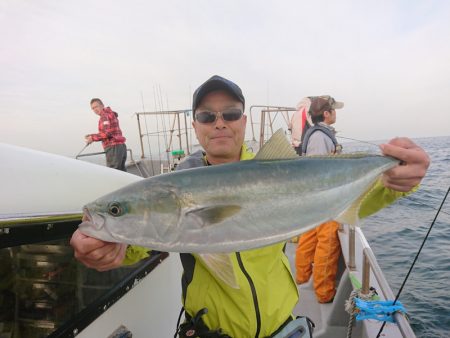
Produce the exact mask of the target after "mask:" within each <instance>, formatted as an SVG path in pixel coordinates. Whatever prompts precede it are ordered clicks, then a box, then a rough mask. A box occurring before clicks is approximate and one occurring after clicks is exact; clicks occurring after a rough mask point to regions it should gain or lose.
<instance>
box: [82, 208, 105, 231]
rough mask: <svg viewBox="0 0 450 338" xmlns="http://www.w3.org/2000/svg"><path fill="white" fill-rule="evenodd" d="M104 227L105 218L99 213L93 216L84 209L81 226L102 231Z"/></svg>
mask: <svg viewBox="0 0 450 338" xmlns="http://www.w3.org/2000/svg"><path fill="white" fill-rule="evenodd" d="M104 225H105V217H103V216H102V215H100V214H98V213H95V214H92V213H91V212H90V211H89V209H88V208H86V207H84V208H83V223H81V224H80V226H82V227H89V228H94V229H96V230H100V229H101V228H102V227H103V226H104Z"/></svg>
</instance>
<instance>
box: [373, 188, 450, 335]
mask: <svg viewBox="0 0 450 338" xmlns="http://www.w3.org/2000/svg"><path fill="white" fill-rule="evenodd" d="M449 192H450V186H449V187H448V189H447V192H446V194H445V196H444V199H443V200H442V202H441V205H440V206H439V209H438V211H437V213H436V215H435V216H434V219H433V222H431V225H430V227H429V229H428V232H427V234H426V235H425V238H424V239H423V241H422V245H421V246H420V248H419V251H417V254H416V257H415V258H414V261H413V262H412V264H411V267H410V268H409V271H408V273H407V274H406V277H405V279H404V280H403V283H402V285H401V286H400V289H399V290H398V292H397V296H395V300H394V302H393V303H392V305H395V303H396V302H397V300H398V298H399V297H400V294H401V293H402V290H403V287H404V286H405V284H406V281H407V280H408V278H409V275H410V274H411V271H412V269H413V268H414V265H415V264H416V262H417V259H418V258H419V255H420V253H421V251H422V248H423V247H424V245H425V242H426V241H427V239H428V236H429V235H430V232H431V229H433V226H434V223H435V222H436V219H437V217H438V216H439V213H440V212H441V209H442V206H443V205H444V203H445V200H446V199H447V196H448V194H449ZM385 325H386V321H384V322H383V325H381V328H380V331H379V332H378V334H377V337H376V338H379V337H380V335H381V332H383V329H384V327H385Z"/></svg>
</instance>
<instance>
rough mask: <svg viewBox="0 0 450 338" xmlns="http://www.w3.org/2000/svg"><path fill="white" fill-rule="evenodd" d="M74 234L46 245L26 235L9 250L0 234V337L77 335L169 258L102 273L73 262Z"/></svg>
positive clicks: (155, 256)
mask: <svg viewBox="0 0 450 338" xmlns="http://www.w3.org/2000/svg"><path fill="white" fill-rule="evenodd" d="M36 226H39V225H36ZM28 228H29V229H30V231H31V230H33V226H29V225H28ZM0 230H1V229H0ZM71 233H72V231H69V232H68V233H67V234H65V235H64V236H63V237H65V238H62V239H57V240H52V241H47V242H44V241H42V237H34V238H33V236H24V232H22V233H21V235H22V237H25V240H24V238H22V239H20V238H16V240H17V241H16V243H22V244H21V245H10V246H8V247H4V243H5V241H3V239H4V238H6V237H5V233H3V234H0V243H2V241H3V243H2V246H1V248H0V337H1V338H24V337H26V338H41V337H48V336H49V335H51V337H67V336H73V331H74V330H75V332H76V331H78V332H80V331H81V330H82V329H84V327H86V326H87V325H89V324H90V323H91V322H92V321H94V320H95V318H97V317H98V316H99V315H100V314H101V313H102V312H103V311H105V310H107V308H109V306H111V305H112V304H113V303H114V302H115V301H117V300H118V299H120V298H121V297H122V296H123V295H124V294H125V293H126V292H128V291H129V290H131V289H132V287H133V283H134V281H135V279H136V278H138V279H139V278H142V277H143V276H145V275H146V274H148V272H149V271H150V270H152V269H153V268H154V266H156V265H157V264H159V262H160V261H161V259H162V258H165V256H167V254H165V253H164V254H161V253H158V252H153V253H152V254H151V257H149V258H148V259H145V260H143V261H141V262H140V263H138V264H136V265H133V266H130V267H123V268H119V269H115V270H111V271H106V272H98V271H96V270H94V269H88V268H86V267H85V266H84V265H83V264H81V263H79V262H78V261H77V260H76V259H75V258H74V255H73V249H72V247H71V246H70V245H69V240H70V235H71ZM9 235H11V232H9ZM13 235H14V234H13ZM32 238H33V240H31V239H32ZM24 241H26V242H27V243H23V242H24ZM6 242H8V241H6ZM14 242H15V241H14V240H11V239H9V243H10V244H14ZM161 256H164V257H161Z"/></svg>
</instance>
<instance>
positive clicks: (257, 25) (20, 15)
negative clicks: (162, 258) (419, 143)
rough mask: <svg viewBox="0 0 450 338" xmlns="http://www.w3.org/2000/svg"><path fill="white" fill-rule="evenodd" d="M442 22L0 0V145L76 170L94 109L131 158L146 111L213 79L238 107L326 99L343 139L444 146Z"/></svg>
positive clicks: (266, 9) (448, 33) (255, 7)
mask: <svg viewBox="0 0 450 338" xmlns="http://www.w3.org/2000/svg"><path fill="white" fill-rule="evenodd" d="M449 17H450V2H448V1H444V0H442V1H432V0H431V1H410V0H405V1H395V0H389V1H379V0H377V1H357V0H355V1H331V0H330V1H316V0H315V1H311V0H308V1H303V0H295V1H280V0H277V1H261V0H259V1H245V0H227V1H214V0H198V1H197V0H182V1H112V0H108V1H83V0H82V1H80V0H78V1H57V0H54V1H34V0H29V1H24V0H1V1H0V31H1V32H2V33H1V34H0V42H1V43H0V142H5V143H10V144H16V145H21V146H26V147H30V148H33V149H38V150H45V151H48V152H52V153H57V154H62V155H66V156H71V157H73V156H75V155H76V154H77V153H78V152H79V151H80V150H81V148H82V147H83V145H84V142H83V137H84V135H85V134H87V133H93V132H96V129H97V120H98V118H97V116H96V115H94V113H93V112H92V111H91V110H90V108H89V100H90V99H91V98H92V97H100V98H102V99H103V101H104V103H105V104H106V105H109V106H111V107H112V108H113V110H115V111H117V112H118V113H119V118H120V123H121V125H122V129H123V131H124V134H125V136H126V137H127V138H128V142H127V143H128V145H129V146H130V147H132V148H134V149H135V150H137V149H138V146H137V142H138V136H137V135H138V133H137V122H136V118H135V117H134V116H133V113H134V112H137V111H142V110H143V103H144V107H145V109H146V110H147V111H150V110H155V109H160V108H161V106H162V105H161V102H163V107H162V108H164V109H166V108H168V109H185V108H189V106H190V104H191V96H192V92H193V91H194V90H195V88H196V87H198V86H199V85H200V84H201V83H202V82H203V81H205V80H206V79H207V78H209V77H210V76H212V75H214V74H219V75H222V76H225V77H227V78H229V79H231V80H233V81H235V82H236V83H238V84H239V85H240V86H241V88H242V89H243V91H244V95H245V97H246V100H247V106H249V105H256V104H271V105H282V106H295V105H296V104H297V102H298V101H300V99H301V98H303V97H304V96H308V95H321V94H330V95H332V96H334V97H335V98H336V99H337V100H341V101H344V102H345V107H344V109H342V110H339V111H338V115H337V123H336V128H337V129H338V130H339V132H340V134H341V135H342V136H347V137H351V138H357V139H362V140H379V139H387V138H391V137H394V136H409V137H428V136H443V135H450V104H449V103H450V20H449ZM155 90H158V91H159V93H160V94H161V95H155V94H154V93H155ZM155 97H156V99H157V101H156V102H155ZM142 98H143V100H142ZM158 100H159V103H158ZM96 147H98V148H95V147H92V149H98V150H100V149H101V148H100V147H99V145H96Z"/></svg>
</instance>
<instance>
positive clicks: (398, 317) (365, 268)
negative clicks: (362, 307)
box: [347, 226, 415, 338]
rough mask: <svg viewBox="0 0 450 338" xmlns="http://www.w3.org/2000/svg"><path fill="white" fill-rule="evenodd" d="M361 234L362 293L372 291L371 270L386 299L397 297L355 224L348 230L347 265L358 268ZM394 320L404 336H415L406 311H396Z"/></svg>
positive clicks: (351, 268)
mask: <svg viewBox="0 0 450 338" xmlns="http://www.w3.org/2000/svg"><path fill="white" fill-rule="evenodd" d="M357 233H358V234H359V237H360V239H361V243H362V283H361V284H362V287H361V293H362V294H368V293H369V291H370V286H371V281H370V275H371V274H370V272H371V271H372V274H373V275H374V276H375V279H376V281H377V283H378V285H379V288H380V291H381V292H382V294H383V297H384V299H386V300H393V299H395V296H394V293H393V292H392V289H391V288H390V286H389V283H388V282H387V280H386V277H385V276H384V274H383V272H382V270H381V268H380V266H379V265H378V262H377V259H376V257H375V254H374V253H373V251H372V249H371V248H370V246H369V244H368V243H367V241H366V239H365V237H364V235H363V234H362V232H361V229H360V228H355V227H354V226H349V232H348V241H349V246H348V248H349V249H348V261H347V267H348V269H349V270H350V271H354V270H356V245H355V242H356V234H357ZM393 316H394V320H395V322H396V324H397V326H398V328H399V330H400V332H401V334H402V336H403V337H408V338H410V337H415V334H414V332H413V330H412V328H411V326H410V324H409V322H408V319H407V318H406V316H405V314H404V313H401V312H395V313H394V315H393Z"/></svg>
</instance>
